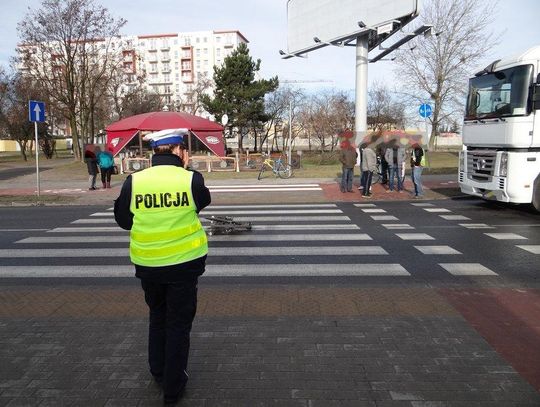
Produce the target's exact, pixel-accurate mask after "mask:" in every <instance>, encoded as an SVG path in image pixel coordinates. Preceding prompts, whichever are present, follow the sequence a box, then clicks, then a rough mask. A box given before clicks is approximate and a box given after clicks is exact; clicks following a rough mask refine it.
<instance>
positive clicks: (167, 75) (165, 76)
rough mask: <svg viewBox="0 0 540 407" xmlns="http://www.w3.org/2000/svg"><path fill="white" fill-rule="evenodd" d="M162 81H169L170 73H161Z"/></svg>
mask: <svg viewBox="0 0 540 407" xmlns="http://www.w3.org/2000/svg"><path fill="white" fill-rule="evenodd" d="M163 81H164V82H170V81H171V75H169V74H168V73H166V74H163Z"/></svg>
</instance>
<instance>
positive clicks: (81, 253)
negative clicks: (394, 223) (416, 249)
mask: <svg viewBox="0 0 540 407" xmlns="http://www.w3.org/2000/svg"><path fill="white" fill-rule="evenodd" d="M128 254H129V253H128V249H127V248H110V247H107V248H99V249H94V248H76V249H48V250H43V249H17V250H11V249H0V258H2V257H3V258H30V257H37V258H51V257H52V258H63V257H95V258H99V257H128ZM387 254H388V252H387V251H386V250H384V249H383V248H382V247H381V246H335V247H332V246H321V247H318V246H309V247H301V246H295V247H290V246H287V247H283V246H279V247H213V248H211V249H210V252H209V256H233V257H234V256H252V257H259V256H333V255H336V256H337V255H340V256H341V255H352V256H358V255H373V256H378V255H387Z"/></svg>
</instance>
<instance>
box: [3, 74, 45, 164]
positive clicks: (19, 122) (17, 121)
mask: <svg viewBox="0 0 540 407" xmlns="http://www.w3.org/2000/svg"><path fill="white" fill-rule="evenodd" d="M40 96H43V93H42V92H40V89H39V88H38V87H37V86H36V84H35V83H34V82H32V81H28V80H25V79H23V78H22V77H21V75H20V74H12V75H9V74H7V73H6V72H4V71H1V72H0V135H1V136H2V138H5V139H8V140H14V141H16V142H17V144H18V145H19V148H20V151H21V155H22V157H23V158H24V160H25V161H27V160H28V157H27V152H28V151H31V146H32V144H33V140H34V124H33V123H30V122H29V121H28V101H29V100H32V99H43V98H41V97H40ZM45 132H46V125H45V124H44V123H38V138H41V137H42V136H43V135H44V133H45Z"/></svg>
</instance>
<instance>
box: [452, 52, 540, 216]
mask: <svg viewBox="0 0 540 407" xmlns="http://www.w3.org/2000/svg"><path fill="white" fill-rule="evenodd" d="M539 69H540V46H537V47H534V48H531V49H529V50H527V51H525V52H523V53H522V54H520V55H516V56H513V57H509V58H506V59H503V60H497V61H495V62H493V63H491V64H490V65H489V66H487V67H486V68H484V69H483V70H481V71H479V72H478V73H477V74H476V75H475V76H474V77H473V78H471V79H470V80H469V92H468V96H467V106H466V112H465V118H464V123H463V150H462V151H461V153H460V160H459V164H460V165H459V185H460V188H461V191H462V192H464V193H466V194H470V195H474V196H478V197H482V198H484V199H490V200H497V201H501V202H511V203H532V204H533V205H534V206H535V207H536V209H537V210H539V211H540V175H539V174H540V110H539V109H540V75H539Z"/></svg>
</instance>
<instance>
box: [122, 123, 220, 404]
mask: <svg viewBox="0 0 540 407" xmlns="http://www.w3.org/2000/svg"><path fill="white" fill-rule="evenodd" d="M186 133H187V130H185V129H176V130H167V131H160V132H157V133H152V134H150V135H147V136H146V137H145V139H146V140H149V141H150V145H151V147H152V148H153V150H154V155H153V157H152V166H151V167H150V168H147V169H145V170H142V171H139V172H136V173H134V174H131V175H130V176H128V177H127V178H126V180H125V182H124V184H123V186H122V190H121V191H120V195H119V197H118V198H117V199H116V200H115V203H114V216H115V220H116V222H117V223H118V225H119V226H120V227H121V228H123V229H126V230H130V245H129V254H130V257H131V261H132V262H133V263H134V265H135V275H136V276H137V277H138V278H139V279H140V280H141V285H142V288H143V290H144V298H145V301H146V303H147V305H148V307H149V310H150V316H149V335H148V363H149V367H150V373H151V374H152V376H153V377H154V379H155V380H156V382H158V383H160V384H161V385H162V387H163V398H164V403H165V405H174V404H176V402H177V401H178V399H179V398H180V397H181V396H182V394H183V392H184V389H185V386H186V383H187V380H188V375H187V372H186V368H187V363H188V355H189V344H190V332H191V326H192V323H193V319H194V318H195V313H196V309H197V283H198V278H199V276H200V275H202V274H203V273H204V270H205V263H206V256H207V253H208V242H207V237H206V233H205V231H204V229H203V227H202V225H201V222H200V220H199V217H198V213H199V212H200V211H201V210H202V209H203V208H204V207H206V206H208V205H209V204H210V202H211V197H210V192H209V190H208V188H207V187H206V186H205V185H204V178H203V176H202V175H201V174H200V173H198V172H196V171H188V170H186V169H184V163H183V162H182V158H181V157H183V143H182V142H183V136H184V135H185V134H186Z"/></svg>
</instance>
